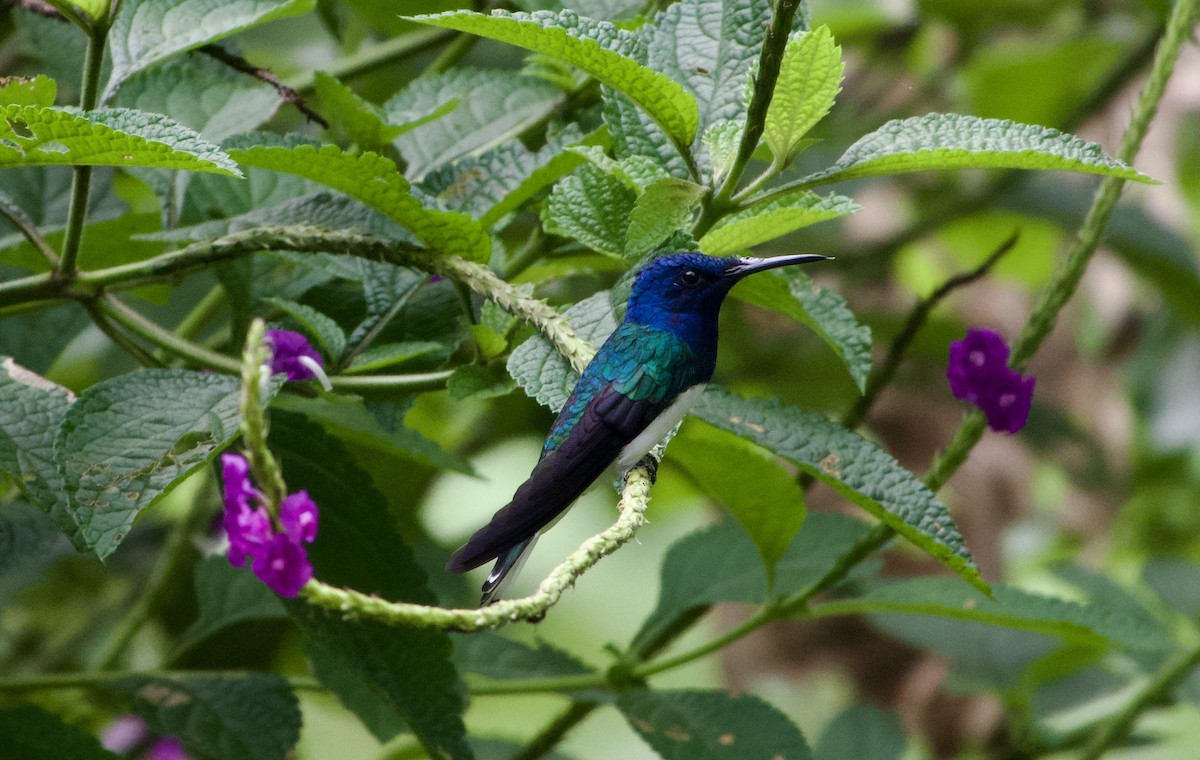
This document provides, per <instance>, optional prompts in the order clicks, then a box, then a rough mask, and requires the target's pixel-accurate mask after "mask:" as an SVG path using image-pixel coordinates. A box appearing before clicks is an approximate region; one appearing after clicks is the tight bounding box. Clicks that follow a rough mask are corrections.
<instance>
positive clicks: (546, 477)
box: [446, 253, 827, 605]
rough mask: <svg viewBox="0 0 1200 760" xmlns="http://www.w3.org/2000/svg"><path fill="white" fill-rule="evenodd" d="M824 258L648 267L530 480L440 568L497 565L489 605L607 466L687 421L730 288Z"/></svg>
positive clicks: (673, 258) (628, 461)
mask: <svg viewBox="0 0 1200 760" xmlns="http://www.w3.org/2000/svg"><path fill="white" fill-rule="evenodd" d="M826 258H827V257H825V256H818V255H815V254H797V255H793V256H777V257H774V258H769V259H760V258H750V257H738V256H730V257H725V258H717V257H714V256H706V255H704V254H702V253H676V254H670V255H666V256H660V257H659V258H657V259H655V260H654V261H652V262H650V263H649V264H647V265H646V266H645V267H644V268H643V269H642V271H640V272H639V273H638V275H637V278H636V279H635V280H634V283H633V288H632V289H631V291H630V293H629V308H628V310H627V311H626V312H625V320H624V321H623V322H622V323H621V324H620V326H618V327H617V329H616V330H615V331H614V332H613V334H612V335H611V336H609V338H608V340H607V341H605V342H604V345H603V346H601V347H600V350H599V351H597V352H596V356H595V357H594V358H593V359H592V361H591V363H589V364H588V365H587V367H586V368H585V369H584V370H583V374H582V375H581V376H580V377H579V382H577V383H576V384H575V389H574V390H573V391H572V392H571V396H570V398H568V399H567V403H566V405H565V406H564V407H563V409H562V412H561V413H560V414H559V415H558V418H557V419H556V420H555V421H554V424H553V425H552V426H551V427H550V433H549V435H548V436H547V438H546V444H545V445H544V446H543V447H542V456H541V459H540V460H538V463H537V466H536V467H534V468H533V472H532V473H531V474H530V476H529V479H528V480H526V481H525V483H524V484H523V485H521V487H520V488H518V489H517V492H516V493H515V494H514V495H513V498H512V501H511V502H509V504H508V505H507V506H505V507H504V508H502V509H501V510H500V511H498V512H496V514H495V515H494V516H493V517H492V520H491V522H489V523H488V524H487V525H485V526H484V527H483V528H481V529H479V531H477V532H476V533H475V535H473V536H471V538H470V540H468V541H467V543H466V544H465V545H464V546H463V547H462V548H461V549H459V550H458V551H457V552H455V553H454V556H453V557H451V558H450V562H449V563H448V564H447V565H446V569H447V570H449V571H451V572H455V573H462V572H466V571H467V570H472V569H474V568H476V567H479V566H480V565H482V564H484V563H485V562H488V561H490V560H493V559H494V560H496V565H495V567H494V568H493V569H492V572H491V574H489V575H488V577H487V580H486V581H485V582H484V584H483V600H482V602H481V604H483V605H486V604H489V603H491V602H492V600H494V599H495V598H496V596H497V595H498V594H500V593H501V592H502V591H503V587H506V586H507V585H508V584H507V583H503V582H504V581H505V580H506V579H507V580H509V581H511V579H512V578H513V577H515V576H516V573H517V572H518V571H519V570H520V568H521V565H522V564H524V561H525V558H526V557H527V556H528V555H529V552H530V551H531V550H532V549H533V544H534V542H535V541H536V540H537V537H538V534H539V533H540V532H541V531H542V530H543V529H544V528H545V527H546V526H547V525H549V524H550V523H552V522H553V521H554V520H555V519H556V518H557V517H558V516H559V515H560V514H561V513H562V512H563V511H564V510H566V508H567V507H569V506H570V505H571V504H572V502H574V501H575V500H576V499H577V498H579V496H580V495H581V494H582V493H583V492H584V491H585V490H587V488H588V486H590V485H591V484H592V483H593V482H594V481H595V480H596V479H597V478H599V477H600V475H601V474H603V472H604V471H605V470H606V469H608V466H609V465H611V464H612V463H613V462H614V461H615V462H616V463H617V465H618V467H619V468H620V469H622V470H627V469H629V468H630V467H632V466H633V465H635V464H636V463H637V462H638V460H640V459H641V458H642V457H643V456H644V455H645V454H646V453H647V452H648V451H650V449H651V448H653V447H654V445H655V444H656V443H658V442H659V441H660V440H661V439H662V438H663V437H664V436H665V435H666V434H667V433H669V432H670V431H671V429H672V428H674V427H675V425H676V424H677V423H678V422H679V421H680V420H682V419H683V417H684V415H685V414H687V409H688V407H689V406H690V405H691V403H692V402H693V401H694V400H695V399H696V397H697V396H698V395H699V393H700V392H701V391H702V390H703V387H704V384H705V383H707V382H708V380H709V378H711V377H712V373H713V368H714V367H715V366H716V363H717V315H718V313H719V312H720V310H721V302H722V301H724V300H725V296H726V295H727V294H728V293H729V290H730V289H731V288H732V287H733V286H734V284H736V283H737V282H738V280H740V279H742V278H743V277H745V276H746V275H749V274H754V273H755V272H762V271H765V270H767V269H773V268H775V267H781V266H787V265H789V264H807V263H809V262H812V261H822V260H825V259H826ZM502 584H503V585H502Z"/></svg>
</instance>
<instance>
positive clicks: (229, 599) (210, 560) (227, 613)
mask: <svg viewBox="0 0 1200 760" xmlns="http://www.w3.org/2000/svg"><path fill="white" fill-rule="evenodd" d="M194 583H195V587H196V602H197V604H198V605H199V607H200V617H198V618H197V619H196V621H195V622H194V623H192V624H191V625H190V626H188V627H187V630H185V631H184V632H183V633H182V634H180V636H179V640H178V642H177V644H176V649H175V651H176V653H179V652H182V651H184V650H187V649H190V648H191V647H192V646H194V645H196V644H197V643H199V642H201V641H203V640H204V639H207V638H208V637H209V636H212V635H213V634H214V633H217V632H218V631H221V630H224V629H225V628H228V627H229V626H232V625H237V624H238V623H243V622H246V621H248V620H276V619H280V618H286V617H287V613H286V612H284V609H283V605H281V604H280V603H279V597H277V596H275V594H274V592H272V591H271V589H269V588H267V586H266V584H264V583H263V582H262V581H260V580H259V579H258V578H256V577H255V576H254V574H253V573H251V572H250V569H249V568H240V569H239V568H236V567H234V566H233V565H231V564H229V561H228V560H227V559H225V557H205V558H204V559H202V560H200V562H199V563H198V564H197V565H196V576H195V580H194ZM172 659H174V658H172Z"/></svg>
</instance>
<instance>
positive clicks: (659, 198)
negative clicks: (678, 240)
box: [625, 177, 705, 258]
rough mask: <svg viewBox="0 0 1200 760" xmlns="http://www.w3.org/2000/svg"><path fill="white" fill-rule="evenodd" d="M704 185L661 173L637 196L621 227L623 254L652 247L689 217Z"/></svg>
mask: <svg viewBox="0 0 1200 760" xmlns="http://www.w3.org/2000/svg"><path fill="white" fill-rule="evenodd" d="M704 192H705V190H704V188H703V187H701V186H700V185H697V184H695V183H692V182H688V181H687V180H682V179H676V178H674V177H665V178H663V179H660V180H657V181H656V182H654V183H652V184H651V185H650V186H649V187H647V188H646V191H645V192H644V193H642V194H641V195H639V196H638V198H637V200H636V201H635V202H634V204H633V210H632V211H630V212H629V226H628V228H626V230H625V255H626V256H628V257H631V258H633V257H639V258H640V257H641V256H644V255H645V254H647V253H649V252H650V251H652V250H654V248H655V247H656V246H658V244H659V243H661V242H662V241H664V240H666V239H667V238H668V237H669V236H670V235H671V233H673V232H676V231H678V230H680V229H683V227H684V226H685V225H686V224H687V223H688V222H690V221H691V219H692V214H693V212H694V211H695V209H696V206H697V204H699V203H700V199H701V198H702V197H703V196H704Z"/></svg>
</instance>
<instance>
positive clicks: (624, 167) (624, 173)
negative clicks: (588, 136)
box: [569, 145, 671, 195]
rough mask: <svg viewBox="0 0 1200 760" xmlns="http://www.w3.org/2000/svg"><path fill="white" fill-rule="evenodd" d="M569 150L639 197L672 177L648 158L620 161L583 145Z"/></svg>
mask: <svg viewBox="0 0 1200 760" xmlns="http://www.w3.org/2000/svg"><path fill="white" fill-rule="evenodd" d="M569 150H570V152H572V153H575V154H577V155H580V156H583V157H584V158H586V159H587V160H588V161H589V162H590V163H592V164H593V165H594V166H595V167H596V168H597V169H599V170H600V171H602V172H604V173H605V174H608V175H610V176H611V177H613V178H614V179H617V180H620V181H621V184H623V185H625V187H627V188H629V189H630V190H632V191H633V192H634V193H635V194H638V195H640V194H641V193H643V192H644V191H645V190H646V188H647V187H649V186H650V185H651V184H653V183H654V182H657V181H658V180H660V179H666V178H668V177H670V176H671V175H670V174H669V173H667V171H666V170H665V169H663V168H662V167H661V166H659V165H658V164H657V163H655V162H654V161H653V160H652V159H650V158H647V157H646V156H629V157H627V158H622V159H619V160H618V159H615V158H612V157H611V156H609V155H608V153H607V152H605V150H604V148H602V147H601V146H599V145H581V146H578V147H574V148H569Z"/></svg>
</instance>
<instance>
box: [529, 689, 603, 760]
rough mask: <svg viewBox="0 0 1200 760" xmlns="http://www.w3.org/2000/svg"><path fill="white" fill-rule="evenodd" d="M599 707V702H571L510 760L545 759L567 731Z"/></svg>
mask: <svg viewBox="0 0 1200 760" xmlns="http://www.w3.org/2000/svg"><path fill="white" fill-rule="evenodd" d="M599 706H600V703H599V702H594V701H591V700H579V701H574V702H571V704H570V706H568V707H567V709H566V710H564V711H563V712H562V713H560V714H559V715H558V716H557V717H556V718H555V719H554V720H552V721H551V722H550V723H549V725H547V726H546V727H545V728H543V729H542V730H541V731H540V732H538V734H537V736H535V737H533V739H531V740H530V741H529V743H528V744H526V745H525V746H524V747H522V748H521V749H519V750H517V752H515V753H514V754H513V756H512V760H538V758H541V757H545V756H546V754H548V753H549V752H550V751H551V750H553V749H554V748H555V747H556V746H557V745H558V743H559V742H561V741H562V740H563V738H564V737H566V735H567V732H568V731H570V730H571V729H572V728H574V727H575V726H577V725H579V723H581V722H582V721H583V719H584V718H586V717H587V716H589V715H591V714H592V711H593V710H595V709H596V708H597V707H599Z"/></svg>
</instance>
